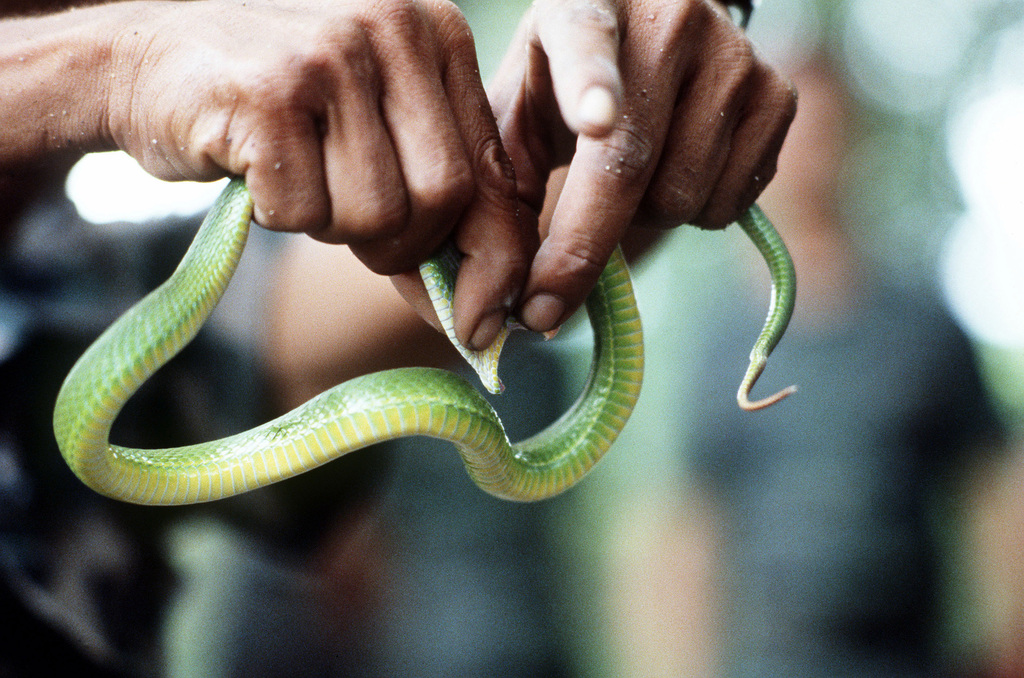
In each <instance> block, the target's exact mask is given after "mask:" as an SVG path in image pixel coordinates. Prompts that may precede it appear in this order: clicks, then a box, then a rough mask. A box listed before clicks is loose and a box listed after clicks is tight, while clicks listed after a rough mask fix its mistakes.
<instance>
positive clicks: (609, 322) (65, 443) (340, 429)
mask: <svg viewBox="0 0 1024 678" xmlns="http://www.w3.org/2000/svg"><path fill="white" fill-rule="evenodd" d="M251 214H252V198H251V196H250V195H249V192H248V190H247V189H246V188H245V185H244V183H243V182H242V181H241V180H239V179H235V180H233V181H232V182H231V183H230V184H229V185H228V187H227V188H226V189H225V190H224V192H223V193H222V194H221V196H220V197H219V198H218V200H217V203H216V204H215V205H214V207H213V208H212V209H211V211H210V213H209V214H208V215H207V218H206V220H205V221H204V223H203V226H202V227H201V228H200V230H199V232H198V233H197V235H196V238H195V240H194V241H193V244H192V246H191V247H190V249H189V251H188V252H187V253H186V255H185V257H184V259H183V260H182V262H181V264H180V265H179V267H178V269H177V270H176V271H175V273H174V274H173V275H172V276H171V277H170V278H169V279H168V280H167V281H166V282H165V283H164V284H163V285H161V286H160V287H159V288H157V289H156V290H154V291H153V292H152V293H150V294H149V295H148V296H147V297H145V298H144V299H143V300H142V301H140V302H139V303H138V304H137V305H136V306H134V307H133V308H131V309H129V310H128V311H127V312H126V313H125V314H124V315H123V316H122V317H121V318H120V319H118V321H117V322H115V323H114V324H113V325H111V326H110V327H109V328H108V329H107V330H106V331H105V332H104V333H103V334H102V335H101V336H100V338H99V339H97V340H96V342H95V343H94V344H93V345H92V346H90V347H89V349H88V350H87V351H86V352H85V354H84V355H83V356H82V357H81V358H80V359H79V361H78V362H77V363H76V365H75V366H74V367H73V368H72V370H71V372H70V373H69V375H68V377H67V379H66V380H65V382H64V385H63V387H62V388H61V391H60V394H59V395H58V398H57V403H56V406H55V410H54V432H55V434H56V438H57V442H58V445H59V447H60V450H61V453H62V454H63V456H64V458H65V460H66V461H67V463H68V465H69V466H70V467H71V469H72V471H74V472H75V474H77V475H78V476H79V477H80V478H81V479H82V480H83V481H84V482H85V483H86V484H87V485H89V486H90V487H92V488H93V489H95V490H96V491H98V492H100V493H101V494H104V495H107V496H110V497H114V498H117V499H121V500H125V501H129V502H135V503H143V504H182V503H195V502H203V501H211V500H215V499H219V498H222V497H227V496H231V495H234V494H239V493H242V492H245V491H248V490H252V489H254V488H257V487H261V486H264V485H268V484H270V483H274V482H277V481H278V480H282V479H284V478H288V477H291V476H294V475H297V474H299V473H302V472H304V471H307V470H310V469H312V468H315V467H317V466H319V465H321V464H324V463H326V462H328V461H330V460H332V459H335V458H337V457H339V456H341V455H344V454H347V453H349V452H352V451H354V450H357V449H360V448H363V447H366V446H368V445H370V444H373V443H377V442H381V441H385V440H390V439H395V438H399V437H404V436H413V435H425V436H432V437H437V438H442V439H446V440H449V441H451V442H453V443H454V444H455V446H456V447H457V448H458V450H459V452H460V454H461V455H462V458H463V461H464V462H465V465H466V468H467V470H468V472H469V475H470V476H471V478H472V479H473V480H474V481H475V482H476V483H477V484H478V485H479V486H480V487H481V488H483V489H484V490H486V491H487V492H489V493H491V494H493V495H496V496H498V497H504V498H507V499H513V500H520V501H532V500H537V499H542V498H545V497H550V496H553V495H555V494H558V493H559V492H561V491H563V490H565V489H567V488H568V487H570V486H572V485H573V484H575V483H576V482H577V481H578V480H579V479H580V478H582V477H583V476H584V475H585V474H586V473H587V472H588V471H589V470H590V468H591V467H593V465H594V464H595V463H597V461H598V460H599V459H600V458H601V456H602V455H603V454H604V453H605V451H607V449H608V448H609V447H610V446H611V444H612V442H613V441H614V440H615V438H616V437H617V436H618V434H619V432H620V431H621V430H622V428H623V426H624V425H625V423H626V420H627V419H628V418H629V416H630V414H631V412H632V410H633V407H634V405H635V404H636V401H637V398H638V397H639V394H640V383H641V380H642V376H643V335H642V330H641V325H640V317H639V313H638V311H637V308H636V301H635V298H634V296H633V289H632V284H631V281H630V278H629V273H628V271H627V269H626V265H625V261H624V259H623V258H622V255H621V253H620V252H616V254H615V255H614V256H613V258H612V260H611V262H610V263H609V265H608V267H607V269H606V270H605V272H604V273H603V274H602V276H601V279H600V281H599V282H598V284H597V286H596V287H595V289H594V291H593V292H592V293H591V295H590V297H589V298H588V299H587V311H588V314H589V315H590V319H591V324H592V326H593V328H594V335H595V342H594V343H595V346H594V358H593V363H592V366H591V372H590V377H589V379H588V382H587V385H586V387H585V389H584V392H583V394H582V395H581V396H580V398H579V400H578V401H577V402H576V404H575V405H574V406H573V407H572V408H571V409H570V410H569V411H568V412H566V413H565V414H564V415H563V416H562V418H561V419H559V420H558V421H557V422H555V423H554V424H552V425H551V426H550V427H548V428H547V429H545V430H544V431H542V432H540V433H538V434H536V435H535V436H533V437H531V438H529V439H527V440H525V441H522V442H520V443H518V444H516V445H511V444H510V443H509V441H508V438H507V437H506V435H505V432H504V429H503V427H502V425H501V422H500V420H499V419H498V416H497V414H495V412H494V410H493V409H492V408H491V406H490V405H489V404H488V403H487V401H486V400H484V399H483V397H482V396H481V395H480V394H479V393H478V392H477V391H476V390H475V389H474V388H473V387H471V386H470V385H469V383H468V382H467V381H466V380H465V379H463V378H462V377H459V376H458V375H455V374H453V373H451V372H446V371H443V370H437V369H428V368H403V369H398V370H389V371H384V372H376V373H373V374H369V375H366V376H364V377H359V378H356V379H352V380H350V381H347V382H345V383H342V384H340V385H338V386H336V387H334V388H333V389H330V390H328V391H326V392H324V393H322V394H321V395H319V396H317V397H316V398H313V399H312V400H310V401H309V402H307V403H306V404H304V405H302V406H300V407H298V408H296V409H295V410H292V411H291V412H289V413H288V414H286V415H284V416H282V417H279V418H277V419H275V420H273V421H270V422H267V423H266V424H264V425H262V426H259V427H256V428H254V429H252V430H250V431H247V432H244V433H240V434H238V435H235V436H230V437H227V438H224V439H221V440H217V441H212V442H208V443H202V444H198V445H191V446H186V447H179V448H169V449H154V450H141V449H131V448H125V447H120V446H117V445H112V444H110V443H109V441H108V437H109V432H110V427H111V425H112V424H113V422H114V420H115V418H116V417H117V415H118V413H119V412H120V410H121V407H122V406H123V405H124V403H125V402H126V401H127V400H128V399H129V398H130V397H131V395H132V394H133V393H134V392H135V391H136V390H137V389H138V388H139V386H141V384H142V383H143V382H145V381H146V380H147V379H148V378H149V377H150V376H151V375H152V374H153V373H154V372H155V371H156V370H157V369H159V368H160V366H162V365H163V364H164V363H165V362H167V361H168V360H170V358H171V357H173V356H174V355H175V354H176V353H177V352H178V351H179V350H181V349H182V348H183V347H184V346H185V345H186V344H187V343H188V342H189V341H190V340H191V339H192V338H193V337H194V336H195V334H196V333H197V332H198V330H199V328H200V326H201V325H202V324H203V323H204V322H205V320H206V318H207V317H208V316H209V314H210V312H211V311H212V310H213V307H214V306H215V305H216V303H217V301H218V300H219V299H220V296H221V294H222V293H223V292H224V289H225V288H226V286H227V283H228V280H229V279H230V278H231V276H232V274H233V273H234V269H235V266H236V264H237V262H238V259H239V257H240V256H241V253H242V250H243V248H244V246H245V241H246V238H247V235H248V229H249V223H250V219H251ZM766 223H767V221H766V220H765V221H764V222H753V227H754V228H755V230H757V232H761V231H763V229H764V228H765V226H764V224H766ZM767 228H768V230H770V231H771V232H772V233H774V230H773V229H772V228H771V225H770V224H768V225H767ZM775 237H776V238H777V236H775ZM755 242H757V241H756V240H755ZM780 242H781V241H780ZM759 246H760V245H759ZM766 246H771V247H778V246H779V245H778V244H774V245H766ZM782 251H783V252H785V248H784V247H782ZM765 256H766V258H767V257H768V255H767V254H766V255H765ZM784 258H785V259H786V260H787V261H788V255H786V256H784ZM769 263H770V264H771V259H769ZM774 275H775V271H774V270H773V276H774ZM788 304H789V306H790V307H791V304H792V302H791V301H789V302H788ZM786 306H787V304H786V303H781V304H773V307H775V308H781V311H780V312H778V313H777V314H776V317H775V318H774V319H773V317H772V316H771V315H769V321H768V323H766V329H765V333H767V334H768V335H769V338H768V339H765V333H763V334H762V337H761V338H760V339H759V340H758V343H759V344H766V350H763V351H762V352H763V353H764V354H765V355H766V354H767V353H768V352H770V350H771V347H772V346H773V345H774V342H775V341H777V340H778V336H779V335H781V333H782V331H784V329H785V322H786V321H788V312H787V309H786ZM783 316H784V317H783ZM767 325H772V327H771V328H768V327H767ZM753 379H756V375H755V376H754V377H753ZM750 383H753V381H752V380H751V381H750Z"/></svg>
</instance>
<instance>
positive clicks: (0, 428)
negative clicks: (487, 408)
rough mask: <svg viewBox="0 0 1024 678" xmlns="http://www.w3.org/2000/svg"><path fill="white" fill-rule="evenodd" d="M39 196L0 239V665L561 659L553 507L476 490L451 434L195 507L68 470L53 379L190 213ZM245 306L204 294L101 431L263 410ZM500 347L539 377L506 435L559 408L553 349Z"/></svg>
mask: <svg viewBox="0 0 1024 678" xmlns="http://www.w3.org/2000/svg"><path fill="white" fill-rule="evenodd" d="M45 198H46V199H44V200H41V201H39V202H37V203H35V204H34V205H33V206H32V207H31V208H30V209H29V210H28V211H27V212H26V213H25V215H24V218H23V219H22V223H21V224H20V227H19V229H18V231H17V232H16V234H15V238H14V240H12V241H11V242H10V243H9V247H8V248H7V249H6V250H5V251H4V253H3V256H2V257H0V399H2V405H3V406H2V407H0V627H2V628H4V629H5V631H4V633H3V634H2V636H0V675H4V676H6V675H17V676H34V675H39V676H51V675H70V674H71V672H74V674H75V675H78V676H91V675H103V676H119V675H123V676H165V675H169V676H195V675H202V676H205V677H207V678H212V677H213V676H245V677H246V678H259V677H261V676H267V677H272V676H289V677H301V676H311V677H313V676H315V677H316V678H324V677H326V676H346V677H347V678H354V677H357V676H374V677H377V676H387V675H395V676H406V675H416V676H419V677H420V678H429V677H430V676H438V677H440V676H454V675H467V676H499V675H500V676H503V677H507V678H514V677H517V676H520V677H522V678H557V677H558V676H562V675H565V673H566V662H565V660H564V658H563V656H562V648H561V639H560V637H559V634H558V633H557V622H556V618H555V613H554V606H555V603H554V598H555V592H554V590H555V588H556V585H555V584H554V583H553V582H555V581H556V580H557V571H556V568H555V567H554V566H553V564H552V556H551V553H550V551H549V549H548V544H546V542H545V538H546V531H545V515H546V513H545V512H546V511H547V510H550V509H549V507H551V506H554V504H551V503H548V504H546V505H542V506H523V505H519V504H512V503H509V502H505V501H500V500H497V499H494V498H492V497H489V496H487V495H484V494H483V493H482V492H481V491H480V490H479V489H478V488H477V487H476V486H475V485H474V484H473V483H472V482H471V481H470V480H469V478H468V476H467V474H466V472H465V470H464V469H463V467H462V464H461V460H460V459H459V457H458V455H457V453H456V452H455V450H454V448H453V447H452V446H451V445H449V444H447V443H443V444H442V443H439V442H437V441H433V440H429V439H411V440H404V441H399V442H397V443H394V444H392V445H389V446H380V447H378V448H375V449H371V450H366V451H360V452H357V453H355V454H352V455H350V456H347V457H345V458H343V459H340V460H337V461H335V462H333V463H332V464H329V465H328V466H326V467H324V468H321V469H318V470H317V471H314V472H312V473H308V474H305V475H303V476H301V477H299V478H295V479H292V480H290V481H288V482H285V483H281V484H278V485H275V486H273V487H270V488H264V489H262V490H257V491H255V492H250V493H247V494H245V495H241V496H239V497H234V498H231V499H228V500H223V501H219V502H214V503H212V504H206V505H199V506H193V507H180V508H166V507H163V508H153V507H140V506H133V505H128V504H122V503H119V502H114V501H111V500H108V499H106V498H104V497H101V496H99V495H97V494H95V493H94V492H93V491H92V490H89V489H88V488H86V487H85V486H84V485H83V484H82V483H81V482H80V481H79V480H78V479H77V478H75V477H74V476H73V475H72V474H71V472H70V471H69V470H68V468H67V466H66V465H65V463H64V461H63V459H62V458H61V456H60V453H59V451H58V449H57V446H56V443H55V441H54V439H53V433H52V412H53V404H54V400H55V399H56V395H57V391H58V389H59V387H60V384H61V382H62V380H63V378H64V376H65V375H66V374H67V372H68V370H69V369H70V368H71V366H72V364H73V363H74V361H75V360H76V359H77V358H78V356H79V355H81V353H82V352H83V351H84V350H85V348H86V347H87V345H88V343H89V342H91V341H92V339H94V338H95V337H96V336H97V335H98V334H99V332H100V331H102V330H103V329H104V328H106V327H107V326H108V325H109V324H110V323H111V322H113V320H114V319H115V318H116V317H117V316H118V315H119V314H120V313H121V312H122V311H123V310H125V309H126V308H127V307H128V306H129V305H130V304H131V303H134V301H136V300H137V299H138V298H139V297H140V296H142V295H143V294H144V293H145V292H147V291H148V290H150V289H152V288H153V287H155V286H156V285H158V284H159V283H161V282H162V281H163V280H164V279H166V277H167V276H168V275H169V274H170V273H171V271H172V270H173V269H174V268H175V267H176V266H177V264H178V262H179V261H180V259H181V256H182V254H183V253H184V251H185V249H186V247H187V246H188V244H189V242H190V241H191V239H192V237H193V235H194V233H195V230H196V228H197V226H198V220H197V219H170V220H166V221H162V222H160V223H159V224H158V225H154V226H153V227H152V228H149V227H146V228H142V227H139V226H138V225H123V227H119V226H116V225H115V226H104V227H97V226H93V225H90V224H87V223H84V222H83V221H82V220H81V219H80V218H79V217H78V215H77V213H76V212H75V210H74V208H73V207H72V205H71V204H70V203H69V202H68V200H67V199H66V198H65V197H64V195H63V193H54V194H53V195H49V196H45ZM263 237H265V233H264V232H263V231H262V230H261V229H253V232H252V234H251V236H250V244H249V246H248V247H247V249H246V256H245V257H243V260H242V266H243V267H244V266H249V268H250V270H252V267H253V264H252V263H251V261H252V259H253V258H254V257H255V259H256V262H257V264H256V266H259V265H260V262H261V261H262V265H263V268H262V269H259V270H257V272H256V274H255V275H249V276H248V279H246V275H247V274H246V273H244V272H243V271H242V270H241V268H240V272H239V274H236V277H235V279H234V280H233V281H232V286H231V288H229V292H228V294H229V295H230V294H232V290H234V289H235V288H237V287H238V286H239V285H241V286H243V288H247V289H246V290H245V294H242V295H237V294H236V298H235V300H234V301H233V302H228V300H227V299H226V300H225V301H226V302H227V303H228V305H229V306H230V305H232V304H234V305H235V306H237V305H238V304H245V303H250V304H251V303H252V302H251V301H249V302H246V301H239V300H238V297H247V298H251V297H256V298H257V299H258V298H259V297H260V296H261V289H260V288H261V286H262V283H263V281H264V280H265V271H266V265H267V261H268V256H269V258H270V259H272V257H273V253H271V254H270V255H266V253H265V252H264V255H263V256H262V258H261V254H260V249H261V248H266V247H268V246H267V245H265V244H262V243H259V242H258V241H259V240H260V239H261V238H263ZM254 240H256V241H257V242H255V243H254ZM269 247H271V248H272V246H269ZM253 250H256V251H255V252H254V251H253ZM247 261H249V262H250V263H248V264H247V263H246V262H247ZM257 305H258V304H257ZM224 311H226V313H224ZM258 312H259V311H258V310H245V311H244V312H241V313H240V312H239V311H238V309H237V308H235V309H234V310H232V309H231V308H228V309H218V313H221V314H222V315H221V319H220V321H219V322H220V326H219V327H213V328H211V327H209V326H208V327H207V328H204V330H203V331H202V332H201V333H200V335H199V337H198V338H197V339H196V341H195V342H193V344H191V345H190V346H189V347H187V348H186V349H185V350H184V351H183V352H182V354H181V355H179V356H178V357H177V358H175V359H174V360H173V361H171V362H170V363H169V364H168V365H167V366H165V367H164V368H162V369H161V370H160V371H158V372H157V374H156V375H155V376H154V377H153V379H151V380H150V381H149V382H147V383H146V384H145V386H144V387H143V388H142V389H141V390H140V392H139V393H138V394H137V395H136V396H135V397H133V398H132V399H131V400H130V401H129V402H128V404H127V405H126V407H125V410H124V412H123V414H122V416H121V417H120V418H119V419H118V421H117V423H116V424H115V427H114V428H115V430H114V433H113V434H112V436H111V437H112V440H114V441H116V442H118V443H120V444H125V445H130V446H138V447H163V446H174V445H183V444H188V443H193V442H198V441H202V440H211V439H214V438H217V437H221V436H224V435H228V434H230V433H235V432H237V431H240V430H244V429H246V428H250V427H252V426H254V425H255V424H257V423H259V422H261V421H264V420H266V419H267V418H268V416H269V415H270V412H268V411H266V410H267V409H268V405H267V404H266V403H268V402H269V399H268V398H266V397H265V395H266V390H267V381H266V379H265V378H264V375H262V374H261V373H260V371H259V368H258V367H257V366H258V365H259V364H260V361H259V355H258V350H259V348H260V347H259V345H258V344H259V342H258V341H255V340H254V337H257V336H258V335H259V330H258V328H259V326H260V323H261V319H260V316H259V315H258ZM225 317H226V318H227V320H226V321H225V320H224V318H225ZM225 322H227V323H230V322H237V323H241V324H243V325H244V326H245V327H244V328H243V329H242V330H241V331H239V330H236V331H234V332H233V331H231V328H230V327H228V328H226V329H225V327H224V326H223V325H224V323H225ZM254 328H256V329H254ZM239 337H244V338H247V339H248V343H246V342H242V341H239V340H238V338H239ZM516 343H519V342H516ZM510 348H511V350H509V352H508V354H507V355H508V358H507V360H505V361H503V367H502V371H503V374H508V375H509V376H511V375H514V374H516V373H521V375H522V376H521V377H520V378H521V379H523V380H524V383H526V384H531V386H530V387H529V388H528V389H527V388H519V389H515V388H510V389H509V391H508V393H509V394H510V395H508V396H504V397H503V398H502V399H501V401H500V403H501V407H502V412H503V414H505V413H507V417H508V421H509V423H510V425H511V427H512V428H511V434H512V436H513V438H514V439H515V438H517V437H523V436H525V435H526V434H528V433H532V432H534V431H535V430H537V429H539V428H540V426H541V425H542V424H543V423H546V422H547V421H550V420H553V419H554V418H555V417H556V416H557V414H558V412H559V410H558V405H559V399H558V398H557V391H558V389H557V385H559V384H560V383H561V380H560V379H559V378H558V376H557V375H558V369H559V368H558V365H557V364H555V361H554V360H553V359H551V358H550V357H548V358H542V357H540V356H537V355H535V353H534V352H533V349H532V348H531V347H530V346H529V345H527V346H526V347H523V350H522V351H519V350H518V349H519V348H520V347H518V346H517V347H510ZM513 378H514V377H513ZM536 383H540V384H542V385H546V391H545V395H543V396H538V390H537V388H536V387H535V384H536ZM512 394H515V395H512ZM513 422H514V423H513Z"/></svg>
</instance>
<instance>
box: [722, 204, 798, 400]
mask: <svg viewBox="0 0 1024 678" xmlns="http://www.w3.org/2000/svg"><path fill="white" fill-rule="evenodd" d="M739 224H740V227H741V228H742V229H743V231H744V232H745V233H746V234H747V236H748V237H749V238H750V240H751V241H753V243H754V245H755V246H756V247H757V249H758V251H759V252H760V253H761V256H762V257H764V260H765V262H766V263H767V264H768V271H769V273H770V274H771V279H772V291H771V301H770V303H769V305H768V317H767V318H765V322H764V327H763V328H762V329H761V334H760V335H759V336H758V337H757V341H755V342H754V348H753V349H752V350H751V351H750V364H749V366H748V367H747V371H746V374H744V375H743V380H742V381H741V382H740V387H739V390H738V391H737V392H736V402H737V403H739V406H740V407H741V408H743V409H744V410H748V411H753V410H760V409H764V408H765V407H768V406H770V405H774V404H775V403H777V402H779V401H780V400H783V399H784V398H786V397H788V396H790V395H792V394H793V393H796V390H797V387H796V386H795V385H794V386H789V387H787V388H784V389H782V390H781V391H778V392H777V393H775V394H773V395H770V396H768V397H766V398H763V399H761V400H755V401H751V400H750V391H751V389H753V387H754V384H755V383H756V382H757V379H758V377H760V376H761V373H762V372H764V368H765V365H767V363H768V356H769V355H771V352H772V351H773V350H774V349H775V346H776V345H777V344H778V343H779V340H780V339H782V335H783V334H784V333H785V332H786V327H787V326H788V325H789V320H790V318H791V317H792V315H793V307H794V305H795V304H796V270H795V269H794V268H793V260H792V258H790V256H789V251H788V250H787V249H786V245H785V243H784V242H783V241H782V238H781V237H780V236H779V233H778V231H776V230H775V227H774V226H773V225H772V222H771V221H770V220H769V219H768V217H766V216H765V214H764V212H762V211H761V208H760V207H758V206H757V205H752V206H751V207H750V209H749V210H747V211H746V212H744V213H743V216H741V217H740V219H739Z"/></svg>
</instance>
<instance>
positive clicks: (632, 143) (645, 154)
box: [599, 123, 656, 185]
mask: <svg viewBox="0 0 1024 678" xmlns="http://www.w3.org/2000/svg"><path fill="white" fill-rule="evenodd" d="M655 153H656V152H655V147H654V144H653V143H652V142H651V141H650V135H649V134H647V133H646V131H645V130H643V129H642V128H641V127H640V126H638V125H636V124H635V123H634V124H626V123H623V124H620V125H619V126H618V127H617V128H616V129H615V130H614V131H613V132H612V133H611V134H610V135H608V136H607V137H606V138H605V139H604V140H602V144H601V157H600V158H599V161H600V162H603V163H604V165H603V169H604V170H605V172H608V173H610V174H611V175H613V176H615V177H616V178H618V179H619V180H620V181H621V182H623V183H626V184H630V185H633V184H637V183H642V182H645V181H647V179H648V178H649V177H650V176H651V173H652V172H653V170H654V162H655Z"/></svg>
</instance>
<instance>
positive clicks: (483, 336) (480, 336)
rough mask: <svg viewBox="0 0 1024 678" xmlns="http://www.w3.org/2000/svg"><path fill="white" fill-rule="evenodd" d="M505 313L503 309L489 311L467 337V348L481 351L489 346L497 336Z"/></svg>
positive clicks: (503, 322) (503, 321)
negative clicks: (471, 334)
mask: <svg viewBox="0 0 1024 678" xmlns="http://www.w3.org/2000/svg"><path fill="white" fill-rule="evenodd" d="M506 315H507V314H506V312H505V311H504V310H497V311H491V312H490V313H488V314H487V315H485V316H484V317H483V319H482V320H481V321H480V324H479V325H477V326H476V330H474V331H473V336H472V337H470V338H469V348H470V349H472V350H474V351H483V350H484V349H486V348H488V347H490V345H491V344H493V343H494V340H495V339H496V338H497V337H498V332H500V331H501V326H502V325H504V324H505V318H506Z"/></svg>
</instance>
